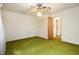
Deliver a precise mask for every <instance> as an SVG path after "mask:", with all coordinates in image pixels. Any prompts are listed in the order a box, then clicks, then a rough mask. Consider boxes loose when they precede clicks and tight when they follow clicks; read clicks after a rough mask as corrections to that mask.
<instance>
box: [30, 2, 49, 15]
mask: <svg viewBox="0 0 79 59" xmlns="http://www.w3.org/2000/svg"><path fill="white" fill-rule="evenodd" d="M31 7H32V9H31V11H30V12H31V13H32V14H37V16H41V15H46V14H48V13H49V12H50V10H51V8H50V7H47V6H44V5H43V4H42V3H38V4H35V5H31Z"/></svg>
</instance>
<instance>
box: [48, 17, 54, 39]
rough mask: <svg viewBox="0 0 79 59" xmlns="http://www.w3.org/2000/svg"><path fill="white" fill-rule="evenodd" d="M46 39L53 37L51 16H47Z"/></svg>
mask: <svg viewBox="0 0 79 59" xmlns="http://www.w3.org/2000/svg"><path fill="white" fill-rule="evenodd" d="M48 39H49V40H50V39H53V17H51V16H48Z"/></svg>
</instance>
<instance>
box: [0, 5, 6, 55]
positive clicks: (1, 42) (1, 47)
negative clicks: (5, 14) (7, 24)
mask: <svg viewBox="0 0 79 59" xmlns="http://www.w3.org/2000/svg"><path fill="white" fill-rule="evenodd" d="M1 5H2V4H0V54H4V53H5V42H6V40H5V32H4V27H3V20H2V13H1V10H2V9H1V7H2V6H1Z"/></svg>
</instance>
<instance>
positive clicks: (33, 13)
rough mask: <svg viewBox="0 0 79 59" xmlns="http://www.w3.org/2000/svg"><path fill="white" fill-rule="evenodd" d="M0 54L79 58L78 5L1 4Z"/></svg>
mask: <svg viewBox="0 0 79 59" xmlns="http://www.w3.org/2000/svg"><path fill="white" fill-rule="evenodd" d="M0 54H1V55H79V3H0Z"/></svg>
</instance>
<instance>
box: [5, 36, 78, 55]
mask: <svg viewBox="0 0 79 59" xmlns="http://www.w3.org/2000/svg"><path fill="white" fill-rule="evenodd" d="M10 54H11V55H79V46H78V45H74V44H70V43H65V42H62V41H56V40H45V39H43V38H40V37H31V38H26V39H22V40H16V41H11V42H7V44H6V55H10Z"/></svg>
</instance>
